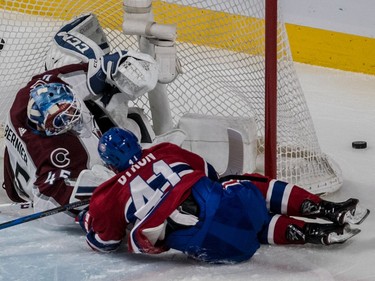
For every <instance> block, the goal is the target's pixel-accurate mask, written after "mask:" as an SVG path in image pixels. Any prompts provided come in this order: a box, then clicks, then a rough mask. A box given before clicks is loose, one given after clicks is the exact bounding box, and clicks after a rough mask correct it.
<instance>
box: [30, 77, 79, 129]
mask: <svg viewBox="0 0 375 281" xmlns="http://www.w3.org/2000/svg"><path fill="white" fill-rule="evenodd" d="M27 116H28V118H29V120H30V121H31V122H33V123H35V124H36V125H37V126H38V127H37V128H38V129H39V130H43V131H44V132H45V134H46V135H47V136H53V135H60V134H63V133H65V132H67V131H69V130H71V129H73V128H74V127H76V126H78V125H79V124H80V123H81V104H80V103H79V101H78V100H77V99H76V97H75V95H74V93H73V92H72V90H71V88H70V87H69V86H67V85H65V84H62V83H50V84H44V85H39V86H37V87H35V88H34V89H32V90H31V92H30V99H29V103H28V105H27ZM74 129H78V127H77V128H74Z"/></svg>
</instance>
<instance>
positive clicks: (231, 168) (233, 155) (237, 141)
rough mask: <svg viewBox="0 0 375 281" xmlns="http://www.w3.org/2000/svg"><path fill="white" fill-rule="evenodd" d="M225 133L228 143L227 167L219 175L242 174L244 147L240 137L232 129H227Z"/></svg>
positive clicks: (238, 133)
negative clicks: (226, 133)
mask: <svg viewBox="0 0 375 281" xmlns="http://www.w3.org/2000/svg"><path fill="white" fill-rule="evenodd" d="M227 132H228V142H229V152H228V166H227V169H226V170H225V172H224V173H223V174H221V175H220V176H221V177H223V176H227V175H241V174H242V173H243V164H244V147H243V138H242V135H241V133H240V132H238V131H236V130H234V129H232V128H228V129H227Z"/></svg>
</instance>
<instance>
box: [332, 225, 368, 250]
mask: <svg viewBox="0 0 375 281" xmlns="http://www.w3.org/2000/svg"><path fill="white" fill-rule="evenodd" d="M360 232H361V230H360V229H358V228H350V226H349V225H346V226H345V227H344V232H343V233H342V234H338V233H334V232H333V233H330V234H329V235H328V237H327V242H328V244H329V245H331V244H342V243H344V242H345V241H347V240H348V239H350V238H352V237H353V236H355V235H357V234H358V233H360Z"/></svg>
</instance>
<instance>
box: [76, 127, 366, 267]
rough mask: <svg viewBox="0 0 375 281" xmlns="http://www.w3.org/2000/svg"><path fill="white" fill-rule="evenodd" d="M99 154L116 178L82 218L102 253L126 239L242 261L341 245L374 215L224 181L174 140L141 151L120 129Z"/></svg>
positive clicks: (266, 182) (294, 191)
mask: <svg viewBox="0 0 375 281" xmlns="http://www.w3.org/2000/svg"><path fill="white" fill-rule="evenodd" d="M98 151H99V154H100V156H101V158H102V159H103V161H104V162H105V163H106V165H107V166H108V167H110V168H111V169H113V170H115V171H116V172H118V173H117V175H116V176H114V177H113V178H111V179H110V180H108V181H106V182H104V183H103V184H102V185H100V186H99V187H98V188H97V189H96V190H95V191H94V193H93V196H92V198H91V201H90V206H89V210H88V211H87V210H84V211H82V212H81V213H80V214H79V217H78V220H79V222H80V224H81V226H82V228H83V229H84V230H85V231H86V233H87V236H86V241H87V242H88V244H89V245H90V246H91V247H92V248H93V249H94V250H98V251H102V252H108V251H114V250H116V249H117V248H118V247H119V246H120V244H121V242H122V240H123V239H124V238H125V237H126V235H127V234H128V238H127V239H128V249H129V251H131V252H134V253H147V254H156V253H161V252H164V251H167V250H168V249H176V250H179V251H182V252H184V253H185V254H187V255H188V256H190V257H193V258H195V259H198V260H202V261H206V262H212V263H233V262H241V261H244V260H247V259H249V258H251V256H252V255H253V254H254V253H255V252H256V250H257V249H258V248H259V247H260V244H263V243H264V244H305V243H314V244H323V245H330V244H335V243H343V242H345V241H346V240H347V239H349V238H350V237H352V236H354V235H356V234H358V233H359V232H360V230H359V229H357V228H354V229H353V228H351V227H350V224H359V223H361V222H362V221H363V220H364V219H365V217H366V216H367V215H368V213H369V211H368V210H367V209H363V208H361V207H359V206H358V200H357V199H349V200H347V201H345V202H340V203H333V202H329V201H325V200H322V199H321V198H320V197H319V196H317V195H314V194H311V193H309V192H308V191H306V190H304V189H302V188H300V187H298V186H296V185H292V184H288V183H285V182H282V181H279V180H275V179H269V178H267V177H264V176H262V175H259V174H245V175H242V176H227V177H225V178H221V179H219V178H218V177H217V174H216V172H215V171H214V169H213V167H212V166H210V165H209V164H208V163H207V162H206V161H205V160H204V159H203V158H201V157H200V156H198V155H196V154H194V153H192V152H189V151H187V150H184V149H182V148H180V147H178V146H176V145H174V144H171V143H161V144H158V145H156V146H153V147H151V148H148V149H143V150H142V148H141V147H140V145H139V143H138V141H137V138H136V137H135V136H134V134H132V133H131V132H130V131H127V130H122V129H119V128H112V129H110V130H108V131H107V132H106V133H105V134H104V135H103V136H102V137H101V139H100V141H99V146H98ZM291 216H295V217H305V218H320V219H324V220H327V221H330V223H318V222H305V221H304V220H302V219H298V218H292V217H291ZM128 230H130V232H129V233H127V231H128Z"/></svg>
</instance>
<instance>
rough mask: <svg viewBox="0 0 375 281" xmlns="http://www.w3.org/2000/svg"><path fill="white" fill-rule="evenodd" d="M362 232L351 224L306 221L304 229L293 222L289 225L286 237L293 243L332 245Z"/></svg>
mask: <svg viewBox="0 0 375 281" xmlns="http://www.w3.org/2000/svg"><path fill="white" fill-rule="evenodd" d="M360 232H361V230H360V229H356V228H354V229H353V228H351V227H350V225H349V224H344V225H338V224H333V223H330V224H320V223H306V224H305V226H304V227H303V228H302V229H301V228H299V227H298V226H296V225H293V224H291V225H289V226H288V229H287V233H286V238H287V239H288V240H289V241H290V242H291V243H312V244H321V245H332V244H342V243H344V242H345V241H346V240H348V239H349V238H351V237H353V236H355V235H357V234H358V233H360Z"/></svg>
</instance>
